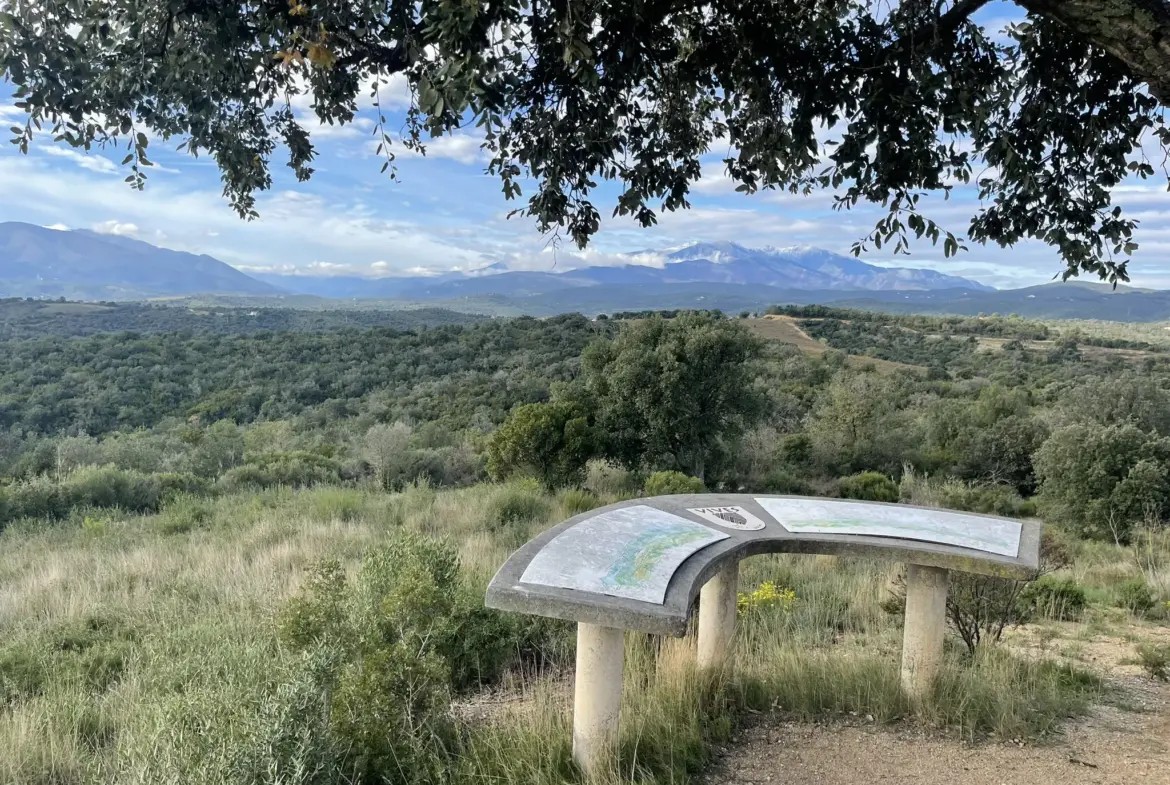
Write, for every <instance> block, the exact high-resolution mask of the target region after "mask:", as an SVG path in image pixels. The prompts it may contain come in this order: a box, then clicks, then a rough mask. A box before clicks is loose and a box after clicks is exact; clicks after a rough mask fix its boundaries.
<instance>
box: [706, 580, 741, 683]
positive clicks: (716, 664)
mask: <svg viewBox="0 0 1170 785" xmlns="http://www.w3.org/2000/svg"><path fill="white" fill-rule="evenodd" d="M738 592H739V562H733V563H731V564H728V565H727V566H726V567H724V568H723V569H722V570H720V571H719V572H718V573H716V574H715V577H713V578H712V579H711V580H709V581H707V584H706V585H705V586H704V587H703V588H702V589H701V590H700V592H699V657H698V666H699V670H701V671H716V670H719V669H721V668H723V667H725V666H726V664H727V660H728V655H729V654H730V653H731V639H732V636H733V635H735V615H736V611H737V607H736V600H737V599H738V596H739V595H738Z"/></svg>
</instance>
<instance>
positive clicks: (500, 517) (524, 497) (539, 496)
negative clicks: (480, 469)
mask: <svg viewBox="0 0 1170 785" xmlns="http://www.w3.org/2000/svg"><path fill="white" fill-rule="evenodd" d="M549 512H550V510H549V503H548V499H547V497H546V496H545V495H544V492H543V490H542V489H541V486H540V484H539V483H538V482H536V481H535V480H532V479H527V480H515V481H513V482H510V483H507V484H505V485H501V486H499V489H498V490H497V491H496V493H495V494H493V496H492V499H491V501H490V502H489V507H488V529H489V530H490V531H500V530H502V529H518V528H523V527H526V526H528V524H530V523H535V522H536V521H539V520H543V519H544V518H545V517H547V516H548V514H549Z"/></svg>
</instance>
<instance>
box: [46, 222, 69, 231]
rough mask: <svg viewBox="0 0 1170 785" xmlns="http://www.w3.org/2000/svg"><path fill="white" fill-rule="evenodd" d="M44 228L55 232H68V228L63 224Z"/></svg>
mask: <svg viewBox="0 0 1170 785" xmlns="http://www.w3.org/2000/svg"><path fill="white" fill-rule="evenodd" d="M45 228H46V229H52V230H53V231H56V232H68V231H69V227H68V226H66V225H65V224H62V223H56V224H49V225H48V226H46V227H45Z"/></svg>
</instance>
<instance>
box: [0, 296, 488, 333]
mask: <svg viewBox="0 0 1170 785" xmlns="http://www.w3.org/2000/svg"><path fill="white" fill-rule="evenodd" d="M269 302H271V300H269ZM484 318H485V317H481V316H474V315H472V314H466V313H457V312H456V311H448V310H445V309H442V308H417V309H411V310H389V309H356V308H355V309H344V310H325V309H322V310H309V309H301V308H277V307H272V306H271V305H268V306H257V307H247V308H246V307H231V306H221V305H214V304H188V303H183V302H178V301H176V302H166V303H112V302H108V303H107V302H103V303H79V302H65V301H64V300H61V301H49V300H33V299H22V298H19V297H10V298H0V340H3V339H11V338H40V337H45V336H49V335H60V336H83V335H99V334H102V333H117V332H133V333H169V332H189V333H198V334H214V335H251V334H254V333H263V332H287V331H294V332H322V331H326V330H345V329H361V328H370V327H391V328H393V329H396V330H412V329H418V328H422V327H434V326H436V325H442V324H474V323H475V322H479V321H482V320H483V319H484Z"/></svg>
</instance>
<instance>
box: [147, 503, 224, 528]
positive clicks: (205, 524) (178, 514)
mask: <svg viewBox="0 0 1170 785" xmlns="http://www.w3.org/2000/svg"><path fill="white" fill-rule="evenodd" d="M214 520H215V507H214V505H213V504H212V502H211V500H209V499H205V498H203V497H201V496H190V495H179V496H176V497H174V499H173V500H172V501H171V503H170V504H168V505H167V506H166V507H165V508H164V509H163V511H162V514H161V515H159V517H158V528H159V530H160V531H162V532H163V533H164V534H187V533H188V532H193V531H198V530H200V529H209V528H211V524H212V522H213V521H214Z"/></svg>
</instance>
